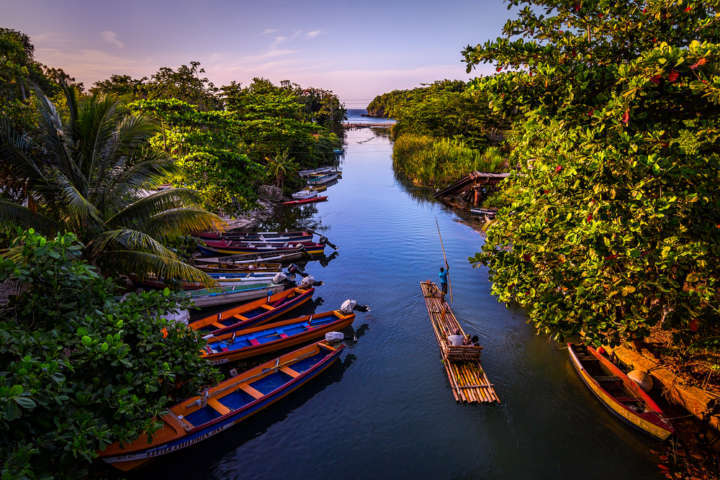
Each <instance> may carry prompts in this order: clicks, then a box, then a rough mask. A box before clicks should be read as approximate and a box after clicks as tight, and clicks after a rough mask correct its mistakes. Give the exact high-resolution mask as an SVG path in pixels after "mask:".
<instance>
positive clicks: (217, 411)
mask: <svg viewBox="0 0 720 480" xmlns="http://www.w3.org/2000/svg"><path fill="white" fill-rule="evenodd" d="M343 347H344V346H343V345H342V344H340V345H338V346H335V347H333V346H330V345H328V344H327V343H326V342H324V341H320V342H316V343H313V344H311V345H308V346H305V347H302V348H299V349H297V350H294V351H292V352H289V353H286V354H285V355H282V356H280V357H277V358H275V359H273V360H270V361H269V362H265V363H263V364H261V365H258V366H257V367H255V368H252V369H250V370H247V371H245V372H243V373H241V374H239V375H237V376H235V377H232V378H230V379H228V380H225V381H223V382H221V383H219V384H217V385H216V386H214V387H212V388H210V389H208V390H206V391H205V392H203V393H202V394H201V395H198V396H195V397H191V398H188V399H187V400H185V401H183V402H181V403H179V404H177V405H175V406H173V407H171V408H170V409H169V411H168V412H167V413H166V414H164V415H162V416H161V417H160V418H159V420H160V421H161V422H162V426H161V427H160V428H159V429H158V430H157V431H155V432H154V433H153V434H151V435H148V434H147V433H143V434H141V435H140V436H139V437H138V438H137V439H136V440H134V441H132V442H130V443H127V444H124V445H123V444H121V443H120V442H116V443H113V444H112V445H110V446H108V447H107V448H106V449H105V450H103V451H102V452H99V455H100V458H102V459H103V460H104V461H105V462H107V463H109V464H111V465H112V466H114V467H116V468H118V469H120V470H124V471H128V470H131V469H133V468H135V467H137V466H139V465H141V464H143V463H145V462H146V461H148V460H149V459H151V458H154V457H159V456H162V455H166V454H168V453H171V452H174V451H177V450H180V449H183V448H186V447H189V446H191V445H194V444H196V443H199V442H201V441H203V440H205V439H207V438H209V437H212V436H214V435H216V434H218V433H220V432H222V431H223V430H226V429H228V428H230V427H231V426H232V425H235V424H236V423H238V422H241V421H242V420H245V419H246V418H248V417H250V416H251V415H254V414H255V413H257V412H259V411H260V410H262V409H264V408H266V407H267V406H269V405H271V404H272V403H274V402H276V401H278V400H280V399H281V398H283V397H285V396H286V395H288V394H289V393H291V392H293V391H295V390H297V389H298V388H300V387H301V386H303V385H305V384H306V383H307V382H308V381H309V380H310V379H312V378H314V377H316V376H317V375H319V374H320V373H322V372H323V371H325V370H326V369H327V368H328V367H329V366H330V365H332V364H333V362H334V361H335V360H337V359H338V358H339V355H340V352H341V351H342V350H343Z"/></svg>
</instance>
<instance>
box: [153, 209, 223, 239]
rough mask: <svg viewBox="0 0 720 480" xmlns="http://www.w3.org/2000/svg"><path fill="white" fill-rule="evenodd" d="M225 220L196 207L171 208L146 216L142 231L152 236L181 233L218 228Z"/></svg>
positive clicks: (220, 227)
mask: <svg viewBox="0 0 720 480" xmlns="http://www.w3.org/2000/svg"><path fill="white" fill-rule="evenodd" d="M224 226H225V222H224V221H223V220H222V219H221V218H220V217H218V216H217V215H215V214H214V213H210V212H208V211H207V210H204V209H202V208H197V207H186V208H173V209H170V210H166V211H164V212H162V213H158V214H157V215H153V216H152V217H150V218H148V219H147V221H146V222H144V223H143V224H142V226H141V228H142V231H144V232H147V233H148V234H150V235H152V236H154V237H161V236H175V235H183V234H186V233H189V232H203V231H206V230H220V229H223V227H224Z"/></svg>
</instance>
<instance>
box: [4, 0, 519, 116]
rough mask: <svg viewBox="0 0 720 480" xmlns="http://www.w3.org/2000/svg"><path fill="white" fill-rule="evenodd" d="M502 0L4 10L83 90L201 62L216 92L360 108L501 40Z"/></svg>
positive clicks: (168, 0) (69, 5)
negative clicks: (290, 96)
mask: <svg viewBox="0 0 720 480" xmlns="http://www.w3.org/2000/svg"><path fill="white" fill-rule="evenodd" d="M508 17H509V12H508V10H507V9H506V7H505V5H504V3H503V2H502V1H501V0H478V1H457V0H439V1H438V0H435V1H427V0H415V1H412V0H384V1H375V0H366V1H363V0H354V1H342V0H336V1H325V0H318V1H311V2H310V1H308V2H303V1H276V0H266V1H258V2H250V1H242V0H235V1H232V0H194V1H185V0H144V1H137V0H120V1H107V0H0V27H6V28H13V29H16V30H20V31H22V32H24V33H26V34H27V35H29V36H30V38H31V41H32V42H33V44H34V45H35V58H36V60H38V61H40V62H42V63H44V64H46V65H49V66H53V67H61V68H63V69H64V70H65V71H66V72H67V73H68V74H69V75H71V76H72V77H75V78H76V79H77V80H79V81H82V82H83V83H84V84H85V86H86V87H89V86H91V85H92V84H93V83H94V82H96V81H98V80H103V79H105V78H108V77H109V76H110V75H112V74H128V75H131V76H134V77H142V76H149V75H151V74H152V73H153V72H155V71H157V69H158V68H159V67H163V66H169V67H173V68H176V67H177V66H179V65H181V64H187V63H189V62H190V61H192V60H197V61H199V62H201V64H202V66H203V67H204V68H205V70H206V73H205V75H206V76H207V77H208V78H209V79H210V80H211V81H213V82H214V83H215V84H216V85H217V86H220V85H225V84H227V83H229V82H231V81H233V80H235V81H238V82H241V83H243V84H247V83H248V82H249V81H250V80H251V79H252V78H253V77H256V76H260V77H265V78H269V79H270V80H272V81H273V82H275V83H278V82H280V81H281V80H291V81H292V82H295V83H299V84H301V85H303V86H312V87H318V88H324V89H328V90H332V91H334V92H335V93H337V94H338V95H339V96H340V99H341V100H342V101H343V102H345V104H346V106H347V107H348V108H358V107H360V108H362V107H365V106H366V105H367V103H368V102H369V101H370V100H371V99H372V98H373V97H374V96H375V95H378V94H381V93H384V92H387V91H390V90H393V89H405V88H414V87H416V86H419V85H420V84H422V83H430V82H432V81H434V80H440V79H444V78H449V79H462V80H466V79H468V78H471V77H474V76H478V75H481V74H484V73H489V72H490V71H491V70H492V67H490V66H487V65H486V66H480V67H479V68H478V69H477V70H475V71H473V73H472V74H470V75H468V74H467V73H465V64H464V63H462V62H461V60H462V57H461V54H460V52H461V51H462V49H463V48H464V47H465V46H467V45H469V44H470V45H475V44H477V43H482V42H484V41H486V40H489V39H492V38H495V37H497V36H499V35H500V32H501V29H502V26H503V25H504V23H505V21H506V20H507V19H508Z"/></svg>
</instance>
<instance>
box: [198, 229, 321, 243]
mask: <svg viewBox="0 0 720 480" xmlns="http://www.w3.org/2000/svg"><path fill="white" fill-rule="evenodd" d="M195 236H196V237H198V238H201V239H203V240H223V239H229V240H245V241H281V240H285V241H287V240H298V239H301V240H310V239H312V237H313V234H312V233H311V232H304V231H293V232H257V233H242V232H232V231H229V232H200V233H198V234H195Z"/></svg>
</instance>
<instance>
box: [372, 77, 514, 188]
mask: <svg viewBox="0 0 720 480" xmlns="http://www.w3.org/2000/svg"><path fill="white" fill-rule="evenodd" d="M469 87H470V86H469V85H468V84H467V83H465V82H461V81H458V80H454V81H451V80H443V81H437V82H434V83H432V84H430V85H427V86H424V87H419V88H414V89H411V90H393V91H392V92H388V93H384V94H382V95H379V96H377V97H375V98H374V99H373V100H372V102H370V104H369V105H368V107H367V109H368V114H370V115H373V116H385V117H392V118H394V119H395V120H396V122H397V123H396V124H395V125H394V126H393V128H392V136H393V138H395V140H396V142H395V146H394V150H393V159H394V165H395V171H396V172H397V173H399V174H400V175H402V176H403V177H406V178H408V179H410V180H411V181H413V182H414V183H416V184H419V185H425V186H433V187H438V186H441V185H444V184H447V183H449V182H452V181H455V180H457V179H458V178H460V177H463V176H464V175H467V174H468V173H470V172H472V171H473V170H476V169H480V170H485V171H497V169H498V168H504V166H505V162H504V161H501V160H500V159H499V156H500V151H499V150H498V146H500V145H502V141H503V133H504V130H505V129H506V128H507V126H508V124H507V121H506V120H505V118H504V117H503V116H502V115H497V114H496V113H495V112H493V111H492V110H491V109H490V106H489V102H488V100H487V97H486V96H485V95H483V94H482V93H480V92H478V91H477V89H471V88H469ZM486 150H487V152H486Z"/></svg>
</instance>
